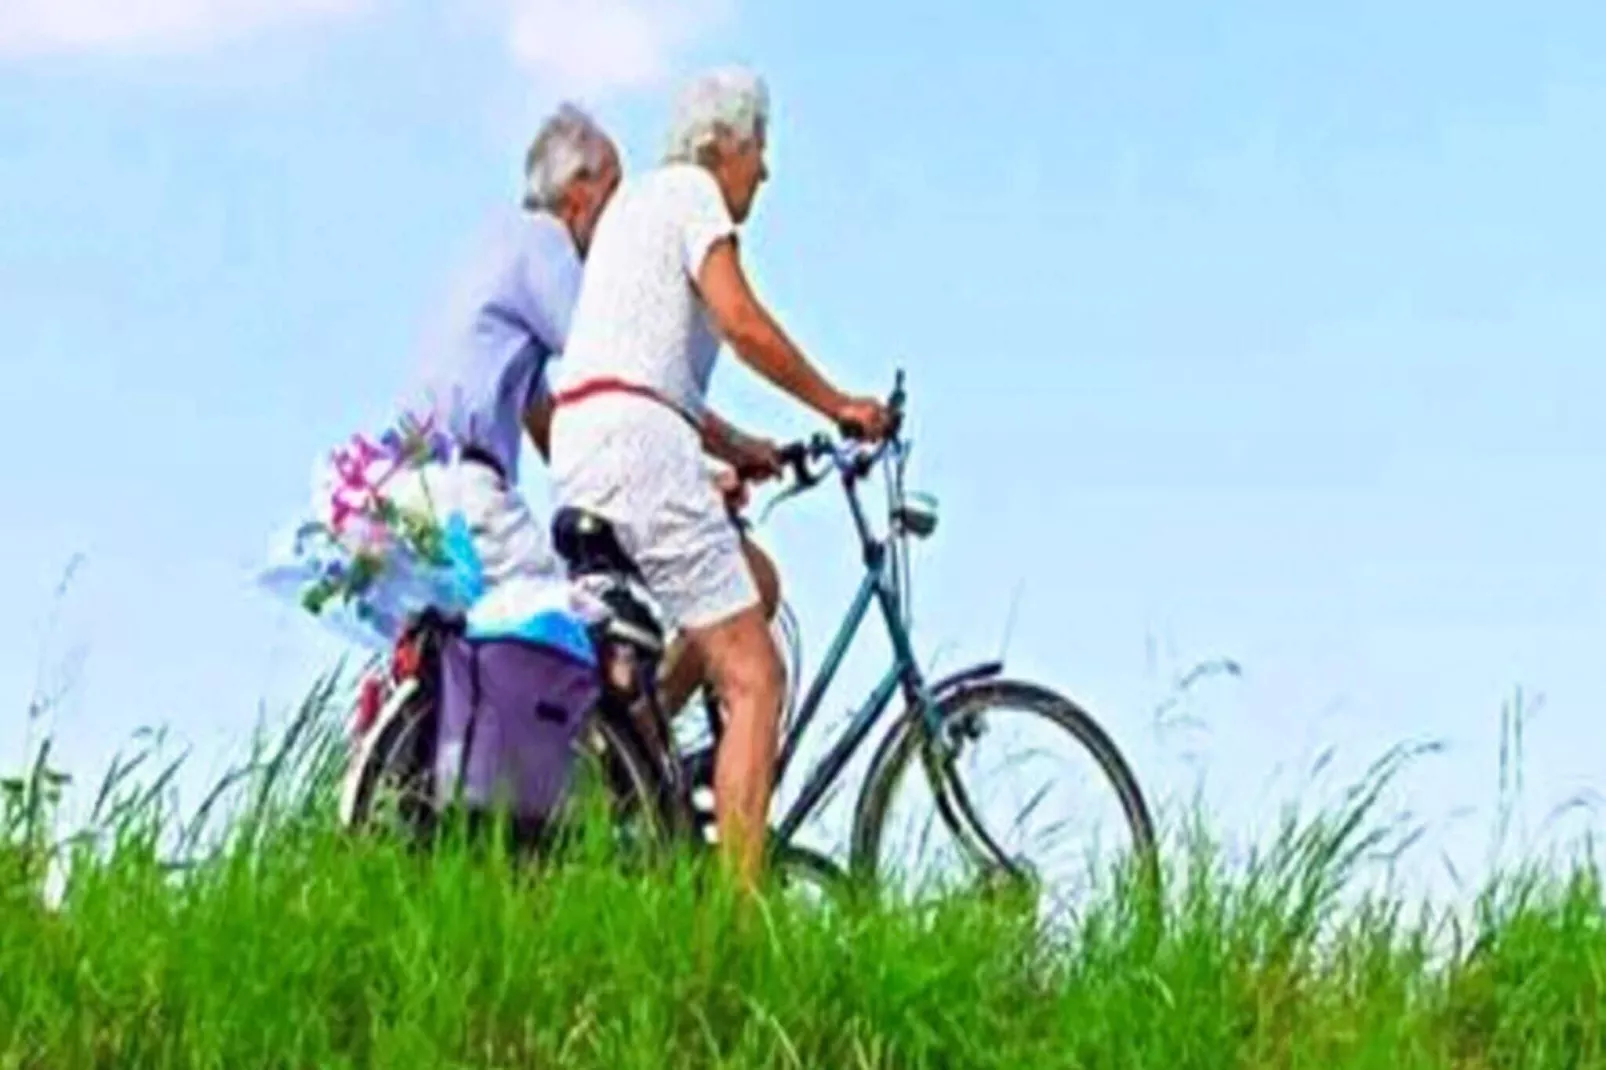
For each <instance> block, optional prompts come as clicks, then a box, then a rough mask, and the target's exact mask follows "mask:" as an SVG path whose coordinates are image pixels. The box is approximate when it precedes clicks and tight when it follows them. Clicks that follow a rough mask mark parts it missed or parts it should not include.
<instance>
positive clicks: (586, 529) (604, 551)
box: [552, 506, 641, 580]
mask: <svg viewBox="0 0 1606 1070" xmlns="http://www.w3.org/2000/svg"><path fill="white" fill-rule="evenodd" d="M552 545H553V548H554V549H555V550H557V552H558V556H559V557H561V558H563V560H564V563H565V564H567V565H568V566H569V574H570V575H571V576H574V577H580V576H595V575H597V574H599V573H611V574H614V575H622V576H629V577H630V578H631V579H638V580H639V579H641V570H640V569H638V568H637V567H636V563H635V562H634V561H632V560H631V559H630V555H629V554H627V553H625V549H624V547H623V546H621V545H620V544H619V536H618V534H617V533H616V532H615V531H614V530H613V525H612V524H611V523H609V522H608V521H607V520H605V519H603V518H602V517H600V516H598V515H597V514H595V513H589V512H587V511H586V510H584V509H577V508H575V507H573V506H565V507H563V508H562V509H559V510H558V511H557V514H556V515H555V516H553V518H552Z"/></svg>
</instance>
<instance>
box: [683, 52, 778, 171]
mask: <svg viewBox="0 0 1606 1070" xmlns="http://www.w3.org/2000/svg"><path fill="white" fill-rule="evenodd" d="M769 112H770V93H769V87H768V86H767V85H765V83H764V79H763V78H762V77H760V76H759V75H758V74H757V73H755V72H753V71H751V70H749V69H747V68H746V67H734V66H733V67H720V68H717V69H715V70H711V71H708V72H706V73H704V74H701V75H698V76H697V77H696V78H694V79H692V81H691V82H690V83H689V84H687V85H686V86H685V88H683V89H682V90H681V91H680V93H679V95H677V96H676V98H675V105H674V111H673V113H672V116H671V118H670V123H669V146H668V149H667V151H666V152H665V153H664V160H665V162H666V163H697V162H700V161H701V160H702V158H703V156H704V154H705V152H706V151H707V150H708V148H709V147H711V146H712V145H713V144H714V142H715V141H716V140H717V139H718V138H719V135H720V134H721V133H725V134H729V135H730V136H732V137H734V138H736V140H737V141H739V142H741V143H742V144H744V145H750V144H752V143H753V142H754V141H756V140H758V138H759V137H761V136H762V135H763V133H764V130H765V127H766V126H767V125H768V123H769Z"/></svg>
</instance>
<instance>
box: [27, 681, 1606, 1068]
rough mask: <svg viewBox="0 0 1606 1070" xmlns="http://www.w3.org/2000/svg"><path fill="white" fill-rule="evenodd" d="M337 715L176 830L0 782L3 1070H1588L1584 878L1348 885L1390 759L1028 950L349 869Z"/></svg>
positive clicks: (594, 887) (142, 786)
mask: <svg viewBox="0 0 1606 1070" xmlns="http://www.w3.org/2000/svg"><path fill="white" fill-rule="evenodd" d="M331 686H332V685H331ZM331 695H332V691H331V690H330V689H327V688H326V689H324V690H321V691H320V692H318V693H317V694H315V695H314V696H312V698H311V699H310V700H309V702H308V703H307V706H306V708H305V709H304V710H303V711H302V713H301V715H300V716H299V717H297V718H295V720H294V721H293V723H292V725H291V727H290V729H289V730H288V731H287V732H285V733H284V735H283V737H282V738H281V739H280V740H278V741H277V742H276V743H275V744H274V745H273V746H261V747H259V750H258V753H257V755H256V758H255V760H253V761H252V762H250V763H248V764H247V765H246V766H245V767H244V768H243V769H242V771H241V772H240V773H239V774H237V775H235V776H232V777H230V778H227V779H226V781H225V783H224V784H222V785H220V788H219V790H218V791H217V792H215V793H214V795H213V796H212V797H210V798H209V799H208V800H207V801H206V804H205V805H204V806H203V807H201V808H200V809H201V810H202V811H204V814H203V815H202V816H201V817H199V818H197V817H189V818H187V819H181V815H180V813H179V812H178V810H177V808H176V806H175V805H174V802H173V796H172V791H171V784H172V779H173V776H174V772H175V769H176V766H175V765H173V764H169V765H168V766H166V767H156V768H146V767H144V766H141V765H139V764H138V761H137V759H136V760H134V761H131V762H127V763H120V764H118V765H117V766H115V767H114V768H113V770H112V771H111V773H110V774H109V775H108V776H107V778H106V781H105V783H104V785H103V786H102V790H101V791H100V792H99V793H98V794H97V797H96V802H95V805H94V806H93V812H92V816H91V820H90V821H89V822H88V823H87V824H86V825H85V826H84V827H83V828H81V829H78V830H77V831H72V832H65V831H64V830H63V829H61V828H60V827H59V823H58V821H57V820H56V816H55V807H56V805H57V804H58V803H59V799H60V791H61V787H62V783H61V779H60V777H59V775H57V774H54V773H52V772H51V769H50V763H49V750H48V746H45V747H41V748H40V751H39V754H38V759H37V760H36V761H34V762H33V763H32V764H31V765H30V766H29V768H28V769H26V770H24V771H23V773H22V774H21V775H20V776H18V777H16V778H14V779H12V780H9V781H6V782H5V785H4V788H3V789H0V790H3V801H0V1067H4V1068H7V1070H10V1068H22V1067H39V1068H51V1070H65V1068H71V1067H208V1068H224V1067H227V1068H230V1070H235V1068H246V1067H359V1066H360V1067H370V1066H372V1067H396V1068H410V1067H431V1068H435V1067H609V1068H626V1067H641V1068H648V1067H651V1068H661V1067H832V1068H835V1067H1010V1068H1016V1067H1134V1068H1135V1067H1144V1068H1171V1067H1223V1068H1225V1067H1323V1068H1328V1067H1351V1066H1353V1067H1388V1068H1402V1070H1403V1068H1411V1067H1461V1068H1483V1067H1588V1066H1600V1065H1606V991H1603V989H1606V909H1603V900H1602V887H1601V870H1600V867H1599V865H1598V862H1597V860H1596V858H1595V856H1594V855H1593V852H1592V851H1591V849H1590V848H1589V845H1587V844H1585V845H1581V846H1580V848H1579V850H1578V851H1577V852H1576V853H1575V854H1574V855H1573V856H1572V857H1570V858H1569V859H1567V860H1566V861H1565V862H1562V863H1553V864H1551V865H1549V866H1546V867H1537V866H1529V867H1519V868H1518V869H1517V870H1516V871H1514V872H1511V873H1508V874H1506V875H1504V876H1502V877H1499V878H1495V879H1492V880H1491V881H1490V883H1489V884H1488V886H1487V888H1486V889H1485V890H1484V892H1483V894H1482V895H1481V896H1480V897H1479V898H1478V901H1477V908H1476V910H1475V911H1474V912H1473V914H1472V916H1471V917H1470V919H1464V918H1462V917H1460V916H1458V915H1456V914H1454V913H1451V912H1448V911H1444V912H1440V911H1436V910H1433V909H1429V908H1428V907H1426V906H1423V905H1413V904H1411V903H1409V902H1406V901H1404V900H1403V899H1402V897H1401V896H1400V895H1399V894H1398V893H1397V892H1394V891H1391V887H1390V885H1389V883H1388V882H1387V880H1386V879H1384V880H1382V881H1378V880H1376V879H1375V878H1376V873H1377V872H1378V869H1377V867H1376V866H1375V865H1374V864H1373V863H1374V862H1375V860H1376V859H1377V858H1378V857H1379V856H1384V857H1386V856H1387V855H1388V854H1389V853H1390V852H1391V851H1395V850H1398V849H1399V848H1400V847H1401V846H1402V844H1401V842H1400V840H1399V837H1398V835H1397V830H1395V829H1393V828H1392V827H1391V826H1390V824H1389V823H1388V822H1386V821H1383V820H1382V819H1381V817H1380V813H1381V811H1380V809H1379V800H1380V798H1381V797H1382V792H1383V790H1384V788H1385V787H1386V786H1387V784H1388V783H1389V782H1390V781H1391V780H1392V779H1393V778H1395V777H1398V776H1400V775H1401V774H1402V773H1403V772H1404V771H1405V769H1406V768H1407V765H1408V759H1409V755H1408V754H1405V753H1403V752H1402V753H1397V754H1393V755H1390V756H1388V757H1387V758H1386V759H1385V760H1383V761H1381V762H1379V763H1378V765H1377V766H1375V767H1374V768H1373V769H1372V771H1371V772H1370V773H1369V774H1368V775H1367V776H1366V777H1365V778H1364V779H1363V781H1362V782H1361V783H1359V784H1357V785H1356V787H1355V788H1354V789H1353V790H1352V791H1351V792H1350V793H1349V794H1348V795H1346V796H1344V797H1343V798H1342V799H1341V800H1340V801H1339V802H1338V803H1337V804H1335V805H1333V806H1331V807H1329V808H1328V809H1326V810H1324V811H1321V812H1318V813H1316V814H1314V815H1305V814H1301V813H1300V812H1298V811H1296V810H1290V811H1289V813H1288V814H1287V816H1286V817H1285V819H1284V821H1283V823H1282V826H1281V828H1280V831H1279V833H1278V834H1277V835H1275V836H1274V837H1273V838H1272V839H1271V842H1270V843H1268V844H1267V845H1265V846H1264V847H1263V848H1261V849H1260V850H1258V851H1257V852H1255V853H1254V854H1253V855H1251V856H1250V857H1249V858H1248V859H1247V860H1239V861H1234V862H1229V860H1228V859H1227V857H1226V854H1225V852H1223V851H1222V850H1221V849H1220V848H1219V847H1218V846H1217V845H1216V844H1215V843H1214V841H1213V840H1212V838H1211V837H1210V836H1209V835H1208V830H1207V829H1205V828H1204V827H1203V825H1202V822H1200V821H1198V820H1197V819H1196V820H1194V821H1193V822H1191V823H1184V824H1181V825H1180V826H1179V827H1177V828H1175V829H1173V830H1171V832H1172V834H1171V835H1169V836H1168V837H1167V842H1168V848H1167V851H1168V854H1167V858H1166V875H1167V879H1166V887H1165V896H1164V905H1163V908H1162V909H1161V910H1160V912H1159V913H1158V914H1156V913H1155V912H1154V911H1152V910H1150V909H1146V908H1145V907H1144V904H1145V903H1146V902H1148V901H1147V900H1145V899H1144V898H1142V897H1141V896H1138V895H1137V894H1135V893H1134V891H1133V890H1132V889H1131V888H1130V887H1128V886H1126V885H1124V884H1123V883H1122V882H1121V881H1120V880H1118V879H1117V880H1112V882H1110V883H1109V884H1108V885H1107V887H1106V889H1105V890H1104V891H1103V892H1101V893H1100V894H1099V896H1098V897H1097V898H1096V899H1095V900H1094V901H1092V902H1088V903H1086V904H1083V906H1082V909H1081V910H1080V912H1079V913H1078V915H1077V918H1076V921H1075V924H1074V926H1072V928H1071V929H1070V930H1069V931H1067V932H1064V933H1062V934H1060V935H1058V936H1056V937H1053V938H1049V937H1045V936H1044V935H1043V933H1042V931H1041V929H1040V927H1039V926H1038V924H1037V923H1036V919H1035V917H1034V915H1033V913H1032V911H1031V910H1029V909H1026V908H1025V906H1024V905H1023V904H1022V903H1020V902H1016V901H1010V900H1008V899H1007V898H1000V897H998V896H997V895H985V896H984V895H980V894H975V895H972V894H966V893H965V892H963V891H959V892H953V893H949V894H947V895H945V896H943V897H941V898H919V899H916V898H913V897H911V896H907V895H892V894H890V893H889V894H886V895H882V896H876V897H865V898H862V899H856V900H854V901H852V902H843V903H835V904H830V905H827V906H821V905H819V904H817V903H813V902H810V901H805V900H802V899H799V898H794V897H791V896H789V895H786V894H783V893H782V892H780V891H775V892H773V893H771V894H766V895H765V896H764V897H763V898H761V899H760V900H758V901H757V902H752V901H748V900H744V899H743V898H742V897H739V896H736V895H733V894H732V893H731V892H730V891H729V890H728V889H727V888H726V887H725V886H724V885H723V884H722V883H721V882H720V881H719V880H718V879H717V874H714V873H711V872H707V871H704V869H703V868H702V866H701V865H700V864H699V863H697V862H695V861H691V860H687V861H684V862H681V863H678V864H675V865H672V866H670V867H668V868H666V869H665V870H664V871H662V872H658V871H655V872H652V873H641V872H631V871H630V870H628V869H627V868H625V867H621V866H618V865H614V864H612V863H611V861H610V859H609V858H608V857H607V853H606V850H605V849H604V848H603V847H602V846H601V844H600V842H592V843H590V844H589V845H582V847H581V848H580V849H579V850H577V851H576V852H575V853H574V854H572V855H570V856H567V857H565V858H564V859H562V860H560V861H559V862H556V863H554V864H552V865H551V866H548V867H546V868H543V869H542V870H541V871H539V872H532V871H529V870H520V869H518V868H516V867H515V866H514V865H513V864H511V863H510V862H509V861H507V859H506V858H505V857H504V856H502V855H500V854H498V853H497V852H495V851H494V850H493V851H486V850H484V849H482V848H480V849H476V848H473V847H471V846H470V845H468V844H466V843H461V842H448V843H446V844H445V845H444V846H443V847H442V848H441V849H440V851H439V852H437V853H436V854H434V855H431V856H428V857H425V856H423V855H420V854H417V853H410V852H408V851H406V850H404V849H402V848H400V847H399V846H396V845H395V844H391V843H386V842H384V841H380V840H368V841H362V842H357V841H352V840H350V839H347V838H345V837H342V836H341V835H339V834H338V833H337V832H336V831H335V830H334V829H333V828H332V827H331V818H330V808H331V805H332V799H331V797H330V789H331V783H330V773H331V770H332V769H333V768H334V763H335V762H337V761H338V759H339V756H340V755H339V750H338V747H337V746H334V745H332V744H331V738H330V734H329V732H328V730H327V726H326V721H325V718H324V716H323V712H322V711H323V710H324V708H325V706H326V704H327V703H328V701H329V699H330V697H331ZM1383 872H1384V873H1385V874H1386V867H1385V869H1384V870H1383Z"/></svg>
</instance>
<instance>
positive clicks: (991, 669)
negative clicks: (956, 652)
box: [930, 661, 1004, 702]
mask: <svg viewBox="0 0 1606 1070" xmlns="http://www.w3.org/2000/svg"><path fill="white" fill-rule="evenodd" d="M1003 672H1004V663H1003V662H1002V661H984V662H981V663H980V664H977V665H972V666H971V667H970V668H968V669H960V670H959V671H958V672H955V673H949V674H948V675H947V676H944V677H943V678H942V679H940V680H937V681H936V682H934V683H933V684H931V685H930V691H931V699H932V701H933V702H941V701H942V700H943V699H944V698H945V697H947V696H948V695H951V694H953V693H954V692H955V691H958V690H960V689H961V688H963V687H966V686H968V685H970V684H975V683H980V682H981V681H983V680H993V679H996V678H998V677H999V676H1001V675H1003Z"/></svg>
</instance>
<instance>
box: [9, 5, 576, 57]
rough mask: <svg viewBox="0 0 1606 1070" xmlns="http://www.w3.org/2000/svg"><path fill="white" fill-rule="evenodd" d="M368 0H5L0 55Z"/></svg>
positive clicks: (200, 29) (226, 35) (217, 29)
mask: <svg viewBox="0 0 1606 1070" xmlns="http://www.w3.org/2000/svg"><path fill="white" fill-rule="evenodd" d="M581 2H584V0H581ZM369 6H370V0H0V55H12V56H19V55H20V56H39V55H54V54H62V53H71V52H93V53H119V52H167V51H186V50H191V49H196V48H202V47H205V46H207V45H211V44H215V43H217V42H219V41H222V40H226V39H230V38H238V37H240V36H243V35H245V34H248V33H251V32H253V31H256V30H262V29H267V28H270V27H273V26H280V25H284V24H287V23H293V22H307V21H315V20H318V19H322V18H328V17H332V16H344V15H350V14H354V13H356V12H359V11H363V10H366V9H367V8H368V7H369Z"/></svg>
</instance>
